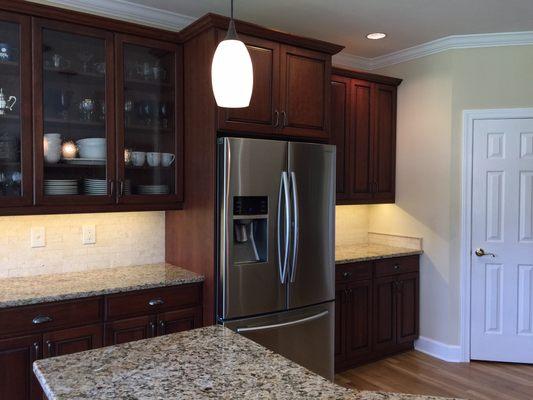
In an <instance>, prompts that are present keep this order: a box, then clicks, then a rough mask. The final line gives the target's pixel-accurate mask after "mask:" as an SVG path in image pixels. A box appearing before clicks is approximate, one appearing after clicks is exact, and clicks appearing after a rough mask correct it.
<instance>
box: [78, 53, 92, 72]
mask: <svg viewBox="0 0 533 400" xmlns="http://www.w3.org/2000/svg"><path fill="white" fill-rule="evenodd" d="M93 57H94V54H92V53H89V52H88V51H82V52H80V53H78V58H79V59H80V60H81V62H82V63H83V65H82V69H83V72H89V61H91V60H92V58H93Z"/></svg>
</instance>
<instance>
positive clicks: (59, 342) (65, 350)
mask: <svg viewBox="0 0 533 400" xmlns="http://www.w3.org/2000/svg"><path fill="white" fill-rule="evenodd" d="M43 345H44V346H43V357H44V358H47V357H56V356H63V355H66V354H73V353H79V352H81V351H86V350H92V349H97V348H99V347H102V345H103V334H102V326H101V325H100V324H95V325H88V326H81V327H77V328H71V329H63V330H61V331H52V332H47V333H45V334H43Z"/></svg>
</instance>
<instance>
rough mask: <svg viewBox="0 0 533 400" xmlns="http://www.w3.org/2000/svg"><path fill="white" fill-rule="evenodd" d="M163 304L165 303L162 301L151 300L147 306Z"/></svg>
mask: <svg viewBox="0 0 533 400" xmlns="http://www.w3.org/2000/svg"><path fill="white" fill-rule="evenodd" d="M163 304H165V302H164V301H163V299H152V300H150V301H149V302H148V305H149V306H152V307H153V306H162V305H163Z"/></svg>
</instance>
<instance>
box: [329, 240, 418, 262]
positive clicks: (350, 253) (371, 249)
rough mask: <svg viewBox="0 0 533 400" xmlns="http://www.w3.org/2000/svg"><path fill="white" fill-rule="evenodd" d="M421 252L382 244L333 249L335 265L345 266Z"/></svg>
mask: <svg viewBox="0 0 533 400" xmlns="http://www.w3.org/2000/svg"><path fill="white" fill-rule="evenodd" d="M422 253H423V251H422V250H418V249H408V248H405V247H395V246H387V245H383V244H373V243H368V244H366V243H365V244H358V245H350V246H337V247H335V263H336V264H347V263H353V262H359V261H370V260H380V259H383V258H392V257H403V256H412V255H417V254H422Z"/></svg>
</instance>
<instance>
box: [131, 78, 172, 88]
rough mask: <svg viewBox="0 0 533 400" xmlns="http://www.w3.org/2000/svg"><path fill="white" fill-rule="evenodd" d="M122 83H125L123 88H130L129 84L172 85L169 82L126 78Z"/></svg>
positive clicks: (168, 86)
mask: <svg viewBox="0 0 533 400" xmlns="http://www.w3.org/2000/svg"><path fill="white" fill-rule="evenodd" d="M124 83H125V88H124V89H125V90H129V89H130V88H129V87H128V86H129V85H131V86H132V87H133V88H139V87H144V88H146V87H153V88H159V87H164V88H171V87H172V84H171V83H169V82H161V81H150V80H143V79H126V80H125V81H124Z"/></svg>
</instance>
